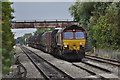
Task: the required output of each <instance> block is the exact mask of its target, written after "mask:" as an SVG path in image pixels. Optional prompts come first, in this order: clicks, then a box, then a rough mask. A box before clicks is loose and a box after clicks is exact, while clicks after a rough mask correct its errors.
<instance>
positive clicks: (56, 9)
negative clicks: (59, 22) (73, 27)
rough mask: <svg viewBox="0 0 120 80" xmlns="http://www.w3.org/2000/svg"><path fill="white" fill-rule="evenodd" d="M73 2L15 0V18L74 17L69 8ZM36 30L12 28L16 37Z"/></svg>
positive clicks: (19, 19)
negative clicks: (16, 0)
mask: <svg viewBox="0 0 120 80" xmlns="http://www.w3.org/2000/svg"><path fill="white" fill-rule="evenodd" d="M72 4H74V2H14V3H13V5H12V7H13V9H14V10H15V12H14V16H15V19H14V20H16V21H23V20H43V19H46V20H47V19H73V18H72V17H71V16H70V13H69V10H68V9H69V7H70V6H71V5H72ZM35 30H36V29H25V30H23V29H14V30H13V29H12V31H13V32H14V33H15V38H17V37H20V36H22V35H23V34H24V33H30V32H31V33H32V32H34V31H35Z"/></svg>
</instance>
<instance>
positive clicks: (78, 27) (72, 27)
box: [61, 25, 85, 31]
mask: <svg viewBox="0 0 120 80" xmlns="http://www.w3.org/2000/svg"><path fill="white" fill-rule="evenodd" d="M69 29H80V30H82V31H85V30H84V29H83V28H82V27H80V26H77V25H68V26H66V27H65V28H63V29H62V30H61V31H64V30H69Z"/></svg>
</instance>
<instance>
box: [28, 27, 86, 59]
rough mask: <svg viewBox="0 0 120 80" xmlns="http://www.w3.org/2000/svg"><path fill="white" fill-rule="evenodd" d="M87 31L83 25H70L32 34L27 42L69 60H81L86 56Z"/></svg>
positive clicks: (31, 45)
mask: <svg viewBox="0 0 120 80" xmlns="http://www.w3.org/2000/svg"><path fill="white" fill-rule="evenodd" d="M86 38H87V36H86V32H85V30H84V29H83V28H82V27H79V26H77V25H69V26H66V27H65V28H61V29H60V28H59V29H55V30H53V31H51V32H44V33H42V34H37V35H34V36H30V37H29V38H28V39H27V44H28V46H30V47H33V48H37V49H40V50H43V51H45V52H47V53H50V54H52V55H55V56H59V57H62V58H65V59H67V60H81V59H83V58H84V57H85V49H86Z"/></svg>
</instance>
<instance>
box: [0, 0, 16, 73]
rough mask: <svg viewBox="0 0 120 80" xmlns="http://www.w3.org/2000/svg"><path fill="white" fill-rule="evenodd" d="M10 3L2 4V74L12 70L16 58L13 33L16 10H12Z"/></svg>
mask: <svg viewBox="0 0 120 80" xmlns="http://www.w3.org/2000/svg"><path fill="white" fill-rule="evenodd" d="M11 4H12V3H10V2H0V5H2V24H1V25H2V30H1V33H2V41H1V42H2V48H1V51H2V72H3V74H6V73H8V72H9V70H10V66H11V65H12V63H13V62H12V58H13V56H14V53H13V46H14V45H15V39H14V34H13V33H12V31H11V20H12V19H13V18H14V17H13V16H12V14H11V13H12V12H14V10H13V9H12V8H11Z"/></svg>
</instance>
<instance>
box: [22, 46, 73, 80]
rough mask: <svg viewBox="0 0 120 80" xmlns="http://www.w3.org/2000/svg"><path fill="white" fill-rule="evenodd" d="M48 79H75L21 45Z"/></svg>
mask: <svg viewBox="0 0 120 80" xmlns="http://www.w3.org/2000/svg"><path fill="white" fill-rule="evenodd" d="M20 48H21V49H22V50H23V52H24V53H25V54H26V55H27V56H28V58H29V59H30V60H31V62H32V63H33V64H34V65H35V67H36V68H37V69H38V70H39V71H40V73H41V74H42V75H43V77H44V78H45V79H46V80H58V79H60V80H75V79H74V78H72V77H71V76H69V74H66V73H65V72H63V71H62V70H60V69H58V68H57V67H55V66H54V65H52V64H51V63H49V62H48V61H46V60H45V59H43V58H42V57H40V56H38V55H37V54H35V53H34V52H32V51H31V50H29V49H27V48H25V47H22V46H21V47H20Z"/></svg>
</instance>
